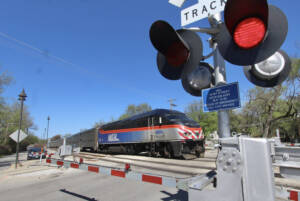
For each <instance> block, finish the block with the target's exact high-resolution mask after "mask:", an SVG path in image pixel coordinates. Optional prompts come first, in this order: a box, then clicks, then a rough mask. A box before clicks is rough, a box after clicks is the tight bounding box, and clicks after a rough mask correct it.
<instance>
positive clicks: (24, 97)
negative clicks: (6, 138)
mask: <svg viewBox="0 0 300 201" xmlns="http://www.w3.org/2000/svg"><path fill="white" fill-rule="evenodd" d="M26 97H27V95H26V93H25V91H24V89H23V90H22V92H21V93H20V94H19V99H18V100H19V101H21V112H20V121H19V130H18V140H17V149H16V165H15V168H17V167H18V160H19V139H20V130H21V126H22V115H23V102H24V101H25V99H26Z"/></svg>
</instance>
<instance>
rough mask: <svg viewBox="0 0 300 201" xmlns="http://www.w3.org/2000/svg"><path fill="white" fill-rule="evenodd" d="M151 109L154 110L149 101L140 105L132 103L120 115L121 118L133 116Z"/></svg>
mask: <svg viewBox="0 0 300 201" xmlns="http://www.w3.org/2000/svg"><path fill="white" fill-rule="evenodd" d="M151 110H152V109H151V106H150V105H148V104H147V103H142V104H139V105H134V104H131V105H128V106H127V109H126V111H125V113H124V114H122V115H121V116H120V117H119V120H122V119H125V118H128V117H131V116H133V115H136V114H140V113H143V112H147V111H151Z"/></svg>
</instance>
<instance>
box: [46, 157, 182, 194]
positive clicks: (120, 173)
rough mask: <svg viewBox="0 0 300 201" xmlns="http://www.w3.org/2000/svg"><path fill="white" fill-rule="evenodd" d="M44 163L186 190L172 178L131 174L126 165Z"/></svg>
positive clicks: (51, 161) (59, 161)
mask: <svg viewBox="0 0 300 201" xmlns="http://www.w3.org/2000/svg"><path fill="white" fill-rule="evenodd" d="M46 163H50V164H55V165H58V166H64V167H66V168H75V169H81V170H86V171H90V172H95V173H100V174H104V175H109V176H116V177H121V178H126V179H130V180H135V181H142V182H149V183H153V184H160V185H163V186H168V187H175V188H180V189H183V190H187V184H186V185H184V184H183V183H182V182H179V180H178V179H176V178H174V177H166V176H157V175H153V174H144V173H139V172H133V171H130V170H128V169H129V167H128V164H126V166H125V168H124V169H117V168H111V167H104V166H98V165H91V164H86V163H75V162H72V161H62V160H58V159H52V158H47V159H46ZM126 169H127V170H126Z"/></svg>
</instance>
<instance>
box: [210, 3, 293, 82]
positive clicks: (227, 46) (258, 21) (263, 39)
mask: <svg viewBox="0 0 300 201" xmlns="http://www.w3.org/2000/svg"><path fill="white" fill-rule="evenodd" d="M224 21H225V23H223V24H220V32H219V33H218V34H217V35H216V41H217V43H218V49H219V51H220V53H221V55H222V56H223V57H224V59H225V60H227V61H228V62H230V63H232V64H235V65H241V66H246V67H245V68H244V72H245V75H246V77H247V78H248V79H249V80H250V81H251V82H252V83H254V84H256V85H258V86H262V87H273V86H276V85H277V84H280V83H281V82H283V81H284V80H285V79H286V78H287V76H288V74H289V72H290V69H291V67H290V59H289V57H288V56H287V55H286V53H284V52H283V51H282V50H280V51H278V52H277V50H278V49H279V48H280V47H281V45H282V43H283V42H284V41H285V38H286V35H287V31H288V22H287V18H286V16H285V15H284V13H283V12H282V11H281V10H280V9H279V8H277V7H275V6H272V5H268V3H267V1H266V0H227V3H226V6H225V10H224ZM279 58H281V59H279ZM275 60H276V62H277V63H276V64H274V63H273V64H272V65H271V64H270V62H271V63H272V62H274V61H275ZM276 65H277V66H276ZM275 69H276V70H275Z"/></svg>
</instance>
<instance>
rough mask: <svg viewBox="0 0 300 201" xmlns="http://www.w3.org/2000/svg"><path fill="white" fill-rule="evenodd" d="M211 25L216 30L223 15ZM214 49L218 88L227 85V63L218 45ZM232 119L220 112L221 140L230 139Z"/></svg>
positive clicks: (214, 17) (219, 128)
mask: <svg viewBox="0 0 300 201" xmlns="http://www.w3.org/2000/svg"><path fill="white" fill-rule="evenodd" d="M208 20H209V22H210V25H211V26H212V27H213V28H216V27H217V25H218V23H219V22H220V21H221V20H222V18H221V14H220V13H218V14H215V15H213V16H212V17H210V18H209V19H208ZM212 48H213V50H214V54H213V56H214V69H215V83H216V86H220V85H224V84H226V70H225V61H224V58H223V57H222V55H221V54H220V52H219V50H218V48H217V43H216V42H215V41H213V42H212ZM229 125H230V119H229V111H228V110H222V111H218V135H219V137H220V138H225V137H230V126H229Z"/></svg>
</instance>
